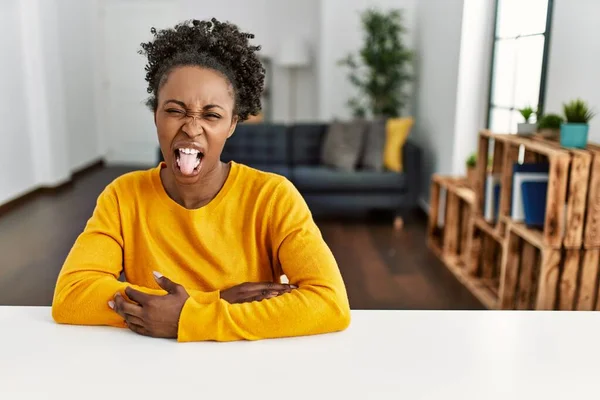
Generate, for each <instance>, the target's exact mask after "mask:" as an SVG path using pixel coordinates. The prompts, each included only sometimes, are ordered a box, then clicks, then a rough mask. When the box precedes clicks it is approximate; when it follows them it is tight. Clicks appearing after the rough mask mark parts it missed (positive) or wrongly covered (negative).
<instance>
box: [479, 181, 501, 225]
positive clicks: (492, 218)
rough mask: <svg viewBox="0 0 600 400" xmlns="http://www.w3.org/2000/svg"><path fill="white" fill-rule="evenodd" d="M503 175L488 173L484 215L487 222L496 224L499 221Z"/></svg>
mask: <svg viewBox="0 0 600 400" xmlns="http://www.w3.org/2000/svg"><path fill="white" fill-rule="evenodd" d="M501 178H502V174H499V173H496V174H493V173H491V172H490V173H488V174H487V176H486V179H485V194H484V197H485V203H484V210H483V215H484V218H485V220H486V221H487V222H489V223H494V222H496V221H497V220H498V213H499V211H500V188H501V182H500V181H501Z"/></svg>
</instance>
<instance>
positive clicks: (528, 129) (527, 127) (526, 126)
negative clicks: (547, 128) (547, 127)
mask: <svg viewBox="0 0 600 400" xmlns="http://www.w3.org/2000/svg"><path fill="white" fill-rule="evenodd" d="M536 128H537V125H536V124H532V123H529V122H523V123H520V124H518V125H517V135H533V134H534V133H535V130H536Z"/></svg>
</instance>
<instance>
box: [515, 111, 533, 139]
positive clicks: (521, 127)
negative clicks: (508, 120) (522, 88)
mask: <svg viewBox="0 0 600 400" xmlns="http://www.w3.org/2000/svg"><path fill="white" fill-rule="evenodd" d="M519 112H520V113H521V115H522V116H523V118H524V119H525V122H521V123H519V124H518V125H517V134H519V135H533V134H534V133H535V128H536V125H535V123H533V122H530V120H531V116H532V115H533V114H535V110H534V109H533V108H531V107H530V106H527V107H525V108H521V109H520V110H519Z"/></svg>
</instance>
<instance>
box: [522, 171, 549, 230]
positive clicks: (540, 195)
mask: <svg viewBox="0 0 600 400" xmlns="http://www.w3.org/2000/svg"><path fill="white" fill-rule="evenodd" d="M521 191H522V195H523V211H524V214H525V225H527V226H529V227H535V228H541V227H543V226H544V221H545V218H546V197H547V193H548V181H540V182H536V181H527V182H523V183H522V184H521Z"/></svg>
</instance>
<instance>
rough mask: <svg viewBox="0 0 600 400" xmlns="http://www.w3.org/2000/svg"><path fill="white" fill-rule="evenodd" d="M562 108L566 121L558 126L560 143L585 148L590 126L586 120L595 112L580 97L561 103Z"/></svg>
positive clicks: (565, 145)
mask: <svg viewBox="0 0 600 400" xmlns="http://www.w3.org/2000/svg"><path fill="white" fill-rule="evenodd" d="M563 110H564V113H565V119H566V120H567V121H566V122H565V123H563V124H562V125H561V126H560V145H561V146H563V147H567V148H577V149H583V148H585V146H586V145H587V139H588V131H589V128H590V127H589V124H588V122H589V121H590V119H592V118H593V117H594V115H595V113H593V112H592V111H591V110H590V108H589V107H588V105H587V103H586V102H585V101H583V100H581V99H576V100H572V101H570V102H569V103H563Z"/></svg>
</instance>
